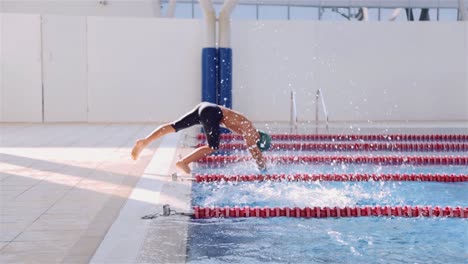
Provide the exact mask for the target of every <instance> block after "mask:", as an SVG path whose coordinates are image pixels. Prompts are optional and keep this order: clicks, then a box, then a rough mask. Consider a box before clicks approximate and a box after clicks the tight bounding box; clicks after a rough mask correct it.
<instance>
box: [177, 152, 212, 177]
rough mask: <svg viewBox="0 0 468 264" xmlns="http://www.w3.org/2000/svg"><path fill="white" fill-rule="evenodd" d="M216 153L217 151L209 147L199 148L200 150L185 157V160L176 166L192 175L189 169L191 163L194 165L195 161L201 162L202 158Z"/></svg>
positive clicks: (181, 160)
mask: <svg viewBox="0 0 468 264" xmlns="http://www.w3.org/2000/svg"><path fill="white" fill-rule="evenodd" d="M214 151H216V150H215V149H213V148H211V147H210V146H208V145H205V146H202V147H199V148H197V149H195V150H194V151H193V152H192V153H190V154H188V155H187V156H185V157H184V158H182V159H180V160H179V161H178V162H177V163H176V166H177V168H179V169H181V170H182V171H184V172H185V173H190V172H191V170H190V167H189V164H190V163H192V162H194V161H197V160H199V159H201V158H203V157H205V156H208V155H210V154H211V153H213V152H214Z"/></svg>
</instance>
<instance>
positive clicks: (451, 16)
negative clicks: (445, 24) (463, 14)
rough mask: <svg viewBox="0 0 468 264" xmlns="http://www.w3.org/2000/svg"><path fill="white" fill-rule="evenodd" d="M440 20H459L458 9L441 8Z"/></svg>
mask: <svg viewBox="0 0 468 264" xmlns="http://www.w3.org/2000/svg"><path fill="white" fill-rule="evenodd" d="M439 20H440V21H457V20H458V9H454V8H440V9H439Z"/></svg>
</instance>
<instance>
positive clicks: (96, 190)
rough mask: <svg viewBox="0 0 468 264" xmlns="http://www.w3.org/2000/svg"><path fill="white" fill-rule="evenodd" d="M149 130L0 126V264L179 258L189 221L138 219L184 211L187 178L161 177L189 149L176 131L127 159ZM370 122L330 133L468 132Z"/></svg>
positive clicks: (449, 126) (457, 127)
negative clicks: (165, 211)
mask: <svg viewBox="0 0 468 264" xmlns="http://www.w3.org/2000/svg"><path fill="white" fill-rule="evenodd" d="M156 126H157V124H0V263H89V262H93V263H138V262H141V263H180V262H184V261H185V252H186V239H187V236H186V233H187V222H188V218H187V217H183V216H176V217H171V218H170V219H169V218H168V219H163V218H159V219H153V220H142V219H140V217H141V216H142V214H143V215H145V214H150V213H155V212H160V211H161V207H162V205H163V204H165V203H169V204H171V206H172V208H173V209H176V210H182V211H185V210H186V209H187V206H189V199H190V197H189V196H190V182H180V181H178V182H173V181H172V179H171V177H169V176H161V175H159V174H164V175H170V174H171V173H173V172H175V171H176V170H175V168H174V166H173V164H174V161H175V159H176V157H177V156H178V155H179V154H185V153H187V151H189V149H188V148H184V147H181V144H182V143H183V142H184V141H186V140H184V139H183V135H178V134H174V135H171V136H167V137H166V138H164V139H163V140H158V141H156V142H154V143H153V144H152V145H151V146H150V148H147V149H146V150H145V151H143V152H142V154H141V157H140V159H139V160H138V161H133V160H131V158H130V150H131V148H132V146H133V143H134V141H135V140H136V139H137V138H140V137H143V136H145V135H146V134H147V133H149V132H151V131H152V130H153V129H154V128H155V127H156ZM371 126H373V127H374V128H373V129H368V131H364V129H362V130H359V131H357V130H356V129H355V128H356V126H355V127H354V128H351V127H350V126H348V125H344V126H342V127H340V128H334V129H332V130H331V131H330V133H365V132H372V133H385V132H387V133H391V132H394V133H405V132H412V133H463V134H466V133H468V127H467V125H466V124H464V123H461V122H459V123H440V124H434V123H424V124H419V125H418V128H416V129H415V128H411V129H407V128H405V129H401V128H394V129H386V127H388V126H389V125H388V124H383V125H382V126H380V127H379V126H376V125H375V124H371ZM392 126H395V127H401V124H392ZM259 127H261V126H259ZM314 131H315V129H313V130H312V129H310V130H309V132H308V133H313V132H314ZM284 132H288V131H287V129H285V131H284ZM300 132H302V133H306V132H305V131H300ZM320 132H321V133H324V131H323V130H322V131H320ZM179 134H180V133H179ZM191 134H194V133H193V132H191ZM181 142H182V143H181ZM158 146H161V147H159V148H158ZM155 153H156V154H155ZM153 156H154V158H153ZM135 186H136V187H135Z"/></svg>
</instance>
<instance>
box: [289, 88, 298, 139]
mask: <svg viewBox="0 0 468 264" xmlns="http://www.w3.org/2000/svg"><path fill="white" fill-rule="evenodd" d="M289 125H290V128H291V133H292V132H293V130H294V131H295V132H297V105H296V92H295V91H294V90H291V110H290V120H289Z"/></svg>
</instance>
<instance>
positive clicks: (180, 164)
mask: <svg viewBox="0 0 468 264" xmlns="http://www.w3.org/2000/svg"><path fill="white" fill-rule="evenodd" d="M176 167H177V168H179V169H181V170H183V171H184V172H185V173H187V174H189V173H190V172H191V170H190V167H189V166H188V165H187V164H185V163H184V162H182V161H178V162H177V163H176Z"/></svg>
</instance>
